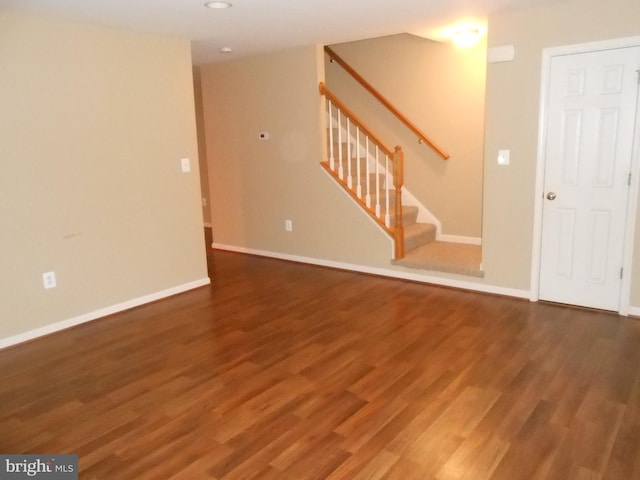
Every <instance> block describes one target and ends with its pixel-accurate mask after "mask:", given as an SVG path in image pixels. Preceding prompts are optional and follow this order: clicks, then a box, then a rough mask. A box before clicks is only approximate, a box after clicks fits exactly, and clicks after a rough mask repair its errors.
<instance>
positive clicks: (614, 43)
mask: <svg viewBox="0 0 640 480" xmlns="http://www.w3.org/2000/svg"><path fill="white" fill-rule="evenodd" d="M628 47H640V36H634V37H624V38H617V39H611V40H603V41H597V42H589V43H580V44H574V45H564V46H561V47H550V48H545V49H543V50H542V68H541V79H540V110H539V117H538V145H537V150H538V151H537V155H536V179H535V194H534V195H535V196H534V217H533V242H532V243H533V247H532V252H531V290H530V298H529V299H530V300H531V301H532V302H536V301H538V300H539V292H540V262H541V246H542V207H543V201H544V199H543V195H544V168H545V163H546V155H545V151H546V145H547V131H546V129H547V122H546V118H547V112H548V108H549V106H548V101H549V100H548V93H549V92H548V88H549V78H550V75H551V60H552V58H553V57H556V56H560V55H573V54H579V53H590V52H598V51H602V50H612V49H616V48H628ZM639 177H640V95H638V99H637V102H636V117H635V125H634V132H633V146H632V152H631V185H630V187H629V196H628V198H627V221H626V228H625V236H624V247H623V265H622V267H623V269H624V274H623V277H622V284H621V286H620V301H619V309H618V313H619V314H620V315H624V316H627V315H629V313H630V312H629V309H630V295H631V268H632V263H633V240H634V238H635V229H636V222H635V218H636V214H637V205H638V190H639V189H640V178H639ZM633 313H634V314H635V313H636V312H635V311H634V312H633ZM638 313H640V312H638Z"/></svg>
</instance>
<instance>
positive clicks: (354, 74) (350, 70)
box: [324, 46, 450, 160]
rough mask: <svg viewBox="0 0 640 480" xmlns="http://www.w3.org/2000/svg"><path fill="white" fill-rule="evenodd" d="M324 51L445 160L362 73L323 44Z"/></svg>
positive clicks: (429, 140) (435, 147)
mask: <svg viewBox="0 0 640 480" xmlns="http://www.w3.org/2000/svg"><path fill="white" fill-rule="evenodd" d="M324 51H325V52H326V53H327V54H328V55H329V58H330V60H331V62H334V61H335V62H336V63H337V64H338V65H340V66H341V67H342V68H344V70H345V71H346V72H347V73H348V74H349V75H351V76H352V77H353V78H354V79H355V80H356V81H357V82H358V83H359V84H360V85H362V86H363V87H364V88H365V89H366V90H367V91H368V92H369V93H370V94H371V95H373V96H374V97H375V98H376V100H378V101H379V102H380V103H381V104H382V105H384V106H385V107H386V108H387V110H389V111H390V112H391V113H392V114H393V115H395V116H396V117H397V118H398V120H400V121H401V122H402V123H404V124H405V126H406V127H407V128H408V129H409V130H411V131H412V132H413V133H414V134H415V135H417V136H418V143H424V144H426V145H428V146H429V147H430V148H431V149H432V150H433V151H434V152H435V153H437V154H438V155H439V156H440V157H441V158H442V159H443V160H447V159H448V158H449V157H450V155H449V154H448V153H447V152H445V151H444V150H442V149H441V148H440V147H439V146H437V145H436V144H435V143H434V142H433V140H431V139H430V138H429V137H427V135H425V134H424V133H423V132H422V131H421V130H420V129H419V128H418V127H416V126H415V124H414V123H413V122H411V120H409V119H408V118H407V117H406V116H405V115H403V114H402V113H401V112H400V111H399V110H398V109H397V108H396V107H395V106H394V105H392V104H391V102H389V100H387V99H386V98H385V97H384V96H383V95H382V94H381V93H380V92H378V90H376V89H375V88H374V87H373V86H372V85H371V84H370V83H369V82H367V81H366V80H365V79H364V78H363V77H362V75H360V74H359V73H358V72H357V71H356V70H355V69H354V68H353V67H351V65H349V64H348V63H347V62H346V61H344V60H343V59H342V58H341V57H340V56H339V55H338V54H337V53H336V52H334V51H333V50H332V49H331V47H328V46H325V47H324Z"/></svg>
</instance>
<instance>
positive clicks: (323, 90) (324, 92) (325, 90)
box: [318, 82, 393, 157]
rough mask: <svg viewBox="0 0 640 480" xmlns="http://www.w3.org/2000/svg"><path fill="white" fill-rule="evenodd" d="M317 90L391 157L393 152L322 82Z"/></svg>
mask: <svg viewBox="0 0 640 480" xmlns="http://www.w3.org/2000/svg"><path fill="white" fill-rule="evenodd" d="M318 90H320V93H321V94H322V95H324V96H325V97H327V98H328V99H329V100H331V102H332V103H333V104H334V105H336V106H337V107H338V108H340V110H342V112H343V113H344V114H345V115H346V116H347V117H349V118H350V119H351V121H352V122H353V123H355V124H356V125H357V126H358V127H360V130H362V131H363V132H365V133H366V134H367V136H369V137H371V139H372V141H373V143H375V144H377V145H378V147H380V149H381V150H382V151H383V152H384V153H385V154H387V155H389V156H390V157H392V156H393V150H392V149H391V148H389V147H388V146H387V145H385V144H384V142H383V141H382V140H380V138H379V137H378V136H377V135H376V134H375V133H373V130H371V129H370V128H369V127H367V126H366V125H365V124H364V122H363V121H362V120H360V119H359V118H358V116H357V115H356V114H355V113H353V112H352V111H351V110H349V108H348V107H347V106H346V105H345V104H344V103H342V101H340V99H339V98H338V97H336V96H335V95H334V94H333V92H331V90H329V89H328V88H327V86H326V85H325V83H324V82H320V84H319V85H318Z"/></svg>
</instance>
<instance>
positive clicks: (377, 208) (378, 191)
mask: <svg viewBox="0 0 640 480" xmlns="http://www.w3.org/2000/svg"><path fill="white" fill-rule="evenodd" d="M376 217H380V162H379V161H378V145H376Z"/></svg>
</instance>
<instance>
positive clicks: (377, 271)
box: [211, 242, 530, 299]
mask: <svg viewBox="0 0 640 480" xmlns="http://www.w3.org/2000/svg"><path fill="white" fill-rule="evenodd" d="M211 247H212V248H214V249H218V250H226V251H229V252H237V253H246V254H249V255H258V256H261V257H269V258H276V259H279V260H288V261H292V262H299V263H308V264H311V265H318V266H321V267H330V268H337V269H340V270H350V271H353V272H360V273H368V274H371V275H380V276H382V277H390V278H398V279H401V280H410V281H413V282H421V283H430V284H433V285H441V286H445V287H453V288H459V289H461V290H472V291H475V292H482V293H491V294H495V295H504V296H507V297H516V298H526V299H529V296H530V292H529V291H528V290H518V289H513V288H505V287H499V286H496V285H487V284H482V283H475V282H466V281H464V280H455V279H451V278H444V277H436V276H433V275H428V274H424V273H412V272H401V271H399V270H391V269H386V268H374V267H366V266H363V265H355V264H352V263H343V262H334V261H331V260H324V259H318V258H311V257H300V256H297V255H289V254H284V253H278V252H269V251H265V250H254V249H251V248H243V247H236V246H233V245H225V244H221V243H215V242H214V243H212V244H211Z"/></svg>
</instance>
